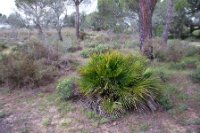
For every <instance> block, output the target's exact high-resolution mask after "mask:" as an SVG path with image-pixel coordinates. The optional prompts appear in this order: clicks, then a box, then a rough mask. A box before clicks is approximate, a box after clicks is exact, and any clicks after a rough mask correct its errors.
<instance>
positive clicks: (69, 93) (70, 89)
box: [57, 78, 75, 101]
mask: <svg viewBox="0 0 200 133" xmlns="http://www.w3.org/2000/svg"><path fill="white" fill-rule="evenodd" d="M74 89H75V81H74V78H67V79H64V80H62V81H60V82H59V83H58V85H57V92H58V95H59V97H60V99H61V100H65V101H67V100H69V99H70V98H72V97H73V96H74Z"/></svg>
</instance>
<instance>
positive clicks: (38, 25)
mask: <svg viewBox="0 0 200 133" xmlns="http://www.w3.org/2000/svg"><path fill="white" fill-rule="evenodd" d="M36 27H37V29H38V34H39V35H42V34H43V30H42V27H41V26H40V24H37V25H36Z"/></svg>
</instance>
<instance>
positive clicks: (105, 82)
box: [80, 51, 161, 114]
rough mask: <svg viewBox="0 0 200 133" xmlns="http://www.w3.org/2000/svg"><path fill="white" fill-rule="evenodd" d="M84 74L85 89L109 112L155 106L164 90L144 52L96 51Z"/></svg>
mask: <svg viewBox="0 0 200 133" xmlns="http://www.w3.org/2000/svg"><path fill="white" fill-rule="evenodd" d="M80 74H81V92H82V93H83V94H85V95H86V96H88V97H90V98H92V99H93V101H96V103H97V104H98V107H99V106H101V107H103V110H105V111H106V113H109V114H111V113H117V112H121V111H125V110H130V109H138V108H146V107H147V108H150V109H152V106H153V105H155V101H156V100H157V96H158V95H159V94H160V88H161V85H160V82H159V81H158V79H157V78H156V77H154V76H153V73H152V71H150V69H148V67H147V60H146V58H144V57H142V56H134V55H123V54H121V53H119V52H116V51H112V52H108V53H105V54H101V55H93V56H92V58H91V60H90V62H89V63H88V64H87V65H86V66H84V67H82V68H81V70H80ZM150 106H151V107H150ZM154 107H155V106H154Z"/></svg>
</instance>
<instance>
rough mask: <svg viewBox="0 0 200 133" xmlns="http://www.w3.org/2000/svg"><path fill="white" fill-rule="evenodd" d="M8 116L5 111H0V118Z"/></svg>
mask: <svg viewBox="0 0 200 133" xmlns="http://www.w3.org/2000/svg"><path fill="white" fill-rule="evenodd" d="M5 116H6V113H5V112H2V111H0V119H1V118H4V117H5Z"/></svg>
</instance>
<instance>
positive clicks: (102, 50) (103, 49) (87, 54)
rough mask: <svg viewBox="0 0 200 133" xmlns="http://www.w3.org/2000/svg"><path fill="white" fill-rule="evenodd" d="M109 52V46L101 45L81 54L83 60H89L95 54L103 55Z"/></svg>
mask: <svg viewBox="0 0 200 133" xmlns="http://www.w3.org/2000/svg"><path fill="white" fill-rule="evenodd" d="M107 51H109V47H108V46H105V45H102V44H99V45H97V46H95V47H93V48H89V49H85V50H83V51H82V52H81V56H82V57H83V58H88V57H90V56H91V55H93V54H102V53H105V52H107Z"/></svg>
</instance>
